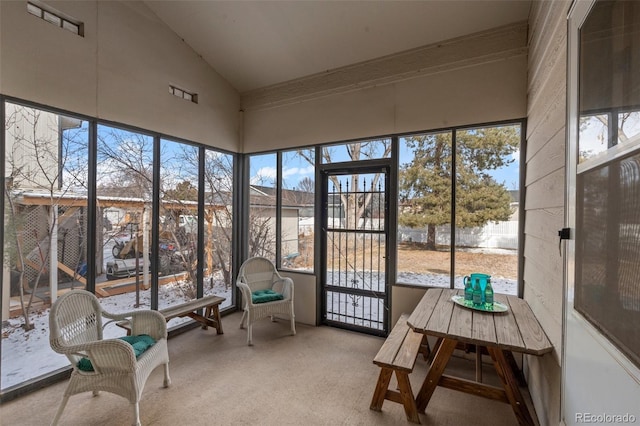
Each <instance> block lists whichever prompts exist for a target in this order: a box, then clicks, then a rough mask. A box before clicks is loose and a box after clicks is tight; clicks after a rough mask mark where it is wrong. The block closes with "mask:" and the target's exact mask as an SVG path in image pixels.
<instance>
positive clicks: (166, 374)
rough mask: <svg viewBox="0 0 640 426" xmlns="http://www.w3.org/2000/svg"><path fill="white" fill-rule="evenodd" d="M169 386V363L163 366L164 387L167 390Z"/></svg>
mask: <svg viewBox="0 0 640 426" xmlns="http://www.w3.org/2000/svg"><path fill="white" fill-rule="evenodd" d="M170 384H171V377H169V363H168V362H167V363H166V364H165V365H164V387H165V388H168V387H169V385H170Z"/></svg>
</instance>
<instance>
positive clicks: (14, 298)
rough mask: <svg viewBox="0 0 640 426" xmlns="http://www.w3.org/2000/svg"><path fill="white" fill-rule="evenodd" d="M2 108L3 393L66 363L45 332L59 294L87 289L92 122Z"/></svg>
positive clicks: (9, 106) (16, 107)
mask: <svg viewBox="0 0 640 426" xmlns="http://www.w3.org/2000/svg"><path fill="white" fill-rule="evenodd" d="M5 106H6V117H5V138H6V145H5V149H6V154H5V159H4V161H5V166H6V176H7V179H6V188H5V211H4V218H5V233H4V242H3V243H4V248H5V262H4V268H3V280H2V282H3V306H2V378H1V386H2V389H5V388H7V387H9V386H14V385H17V384H20V383H22V382H24V381H26V380H30V379H33V378H35V377H38V376H41V375H43V374H46V373H49V372H51V371H53V370H55V369H58V368H60V367H64V366H65V365H66V364H67V363H68V361H67V359H66V357H64V356H61V355H58V354H55V353H54V352H53V351H51V349H50V348H49V342H48V340H47V339H42V338H41V334H40V333H41V331H42V330H46V329H48V312H49V307H50V305H51V303H52V302H53V301H55V300H56V298H57V296H58V294H61V292H64V291H68V289H72V288H76V289H77V288H84V287H85V286H86V265H87V254H86V253H87V249H86V239H87V170H88V169H87V164H88V123H87V122H86V121H83V120H80V119H77V118H74V117H67V116H62V115H58V114H54V113H51V112H47V111H43V110H39V109H36V108H30V107H25V106H21V105H17V104H12V103H6V104H5ZM43 354H46V356H43Z"/></svg>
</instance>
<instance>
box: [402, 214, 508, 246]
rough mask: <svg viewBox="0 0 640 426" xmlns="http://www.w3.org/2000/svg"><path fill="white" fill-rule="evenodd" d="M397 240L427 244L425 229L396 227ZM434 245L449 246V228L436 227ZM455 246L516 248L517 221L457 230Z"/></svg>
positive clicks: (445, 226)
mask: <svg viewBox="0 0 640 426" xmlns="http://www.w3.org/2000/svg"><path fill="white" fill-rule="evenodd" d="M398 240H399V241H402V242H406V241H413V242H418V243H425V242H427V228H409V227H404V226H401V227H398ZM436 244H439V245H445V246H448V245H451V226H450V225H443V226H437V227H436ZM456 246H459V247H479V248H502V249H512V250H516V249H517V248H518V221H517V220H512V221H507V222H498V223H494V222H491V223H488V224H486V225H485V226H483V227H476V228H457V229H456Z"/></svg>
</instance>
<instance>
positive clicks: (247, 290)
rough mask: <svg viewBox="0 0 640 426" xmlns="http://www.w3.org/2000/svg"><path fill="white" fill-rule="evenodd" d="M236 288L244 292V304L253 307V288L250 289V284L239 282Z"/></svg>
mask: <svg viewBox="0 0 640 426" xmlns="http://www.w3.org/2000/svg"><path fill="white" fill-rule="evenodd" d="M236 286H237V287H238V288H239V289H240V291H241V292H242V299H243V301H244V303H245V304H247V305H250V306H253V302H252V300H251V287H249V284H247V283H245V282H244V281H242V280H238V281H237V282H236Z"/></svg>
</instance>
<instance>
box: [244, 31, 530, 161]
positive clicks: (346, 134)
mask: <svg viewBox="0 0 640 426" xmlns="http://www.w3.org/2000/svg"><path fill="white" fill-rule="evenodd" d="M518 28H519V27H518ZM521 33H522V34H524V36H522V39H521V38H520V34H521ZM505 34H507V35H506V36H508V35H511V37H513V40H512V42H511V43H510V44H509V45H508V49H507V48H505V47H504V46H503V44H504V42H503V41H501V39H495V40H494V39H491V38H488V40H489V42H488V43H492V44H491V45H490V46H488V47H485V49H486V50H488V51H489V52H491V54H487V56H488V57H489V56H490V57H491V58H490V59H488V58H487V59H482V58H480V59H476V61H475V62H474V63H472V64H467V63H465V64H464V65H461V64H460V63H459V56H460V52H459V51H457V50H455V51H451V52H450V55H451V61H452V62H450V63H446V62H445V61H446V58H447V57H448V56H446V55H444V57H445V59H444V60H443V59H442V57H438V60H440V61H442V62H444V63H441V64H439V67H438V70H437V71H435V72H430V73H426V74H424V73H422V72H421V70H420V69H416V71H415V75H416V77H413V78H408V77H407V74H406V73H405V74H403V75H401V76H398V77H397V79H396V80H395V81H394V79H393V76H389V77H387V78H386V79H385V82H384V83H380V84H377V83H375V82H374V83H371V82H366V83H363V84H362V86H363V87H362V88H358V87H356V88H354V87H351V86H349V87H344V88H340V89H336V90H335V92H337V93H333V94H325V93H318V94H317V96H316V97H315V98H312V99H306V98H305V96H306V95H307V93H305V92H304V91H305V90H311V89H307V87H308V86H310V84H309V85H305V81H304V79H303V81H299V80H297V81H295V82H292V83H291V85H290V86H288V85H286V84H283V85H282V87H281V89H280V90H281V91H282V93H273V90H271V91H270V96H271V97H272V98H273V99H278V102H277V103H275V102H274V105H277V106H273V107H269V104H268V103H264V104H263V105H258V106H257V107H253V106H252V107H251V108H249V109H247V110H246V111H245V112H244V143H243V152H259V151H266V150H271V149H276V148H288V147H295V146H303V145H311V144H318V143H326V142H334V141H342V140H349V139H356V138H366V137H369V136H378V135H388V134H393V133H402V132H411V131H420V130H428V129H438V128H442V127H448V126H457V125H464V124H474V123H484V122H491V121H500V120H508V119H517V118H522V117H525V116H526V112H527V111H526V98H527V85H526V83H527V81H526V78H527V55H526V26H525V27H524V30H521V29H519V30H518V31H510V32H506V33H505ZM470 38H471V39H472V41H473V43H471V42H470V43H469V47H468V46H467V44H466V43H464V42H459V44H457V45H456V48H459V49H467V48H468V49H476V50H477V49H478V46H477V43H478V39H477V37H475V36H471V37H470ZM499 42H500V44H498V43H499ZM445 44H446V43H445ZM493 44H496V47H495V52H494V51H493V50H492V46H493ZM471 46H472V47H471ZM500 49H503V50H500ZM472 53H473V51H472V50H470V51H469V54H470V55H471V54H472ZM492 55H494V56H492ZM496 56H499V58H500V59H496ZM402 59H403V60H405V59H406V58H404V57H403V58H402ZM418 59H419V58H418ZM418 59H416V62H419V60H418ZM399 60H400V59H399ZM367 66H368V65H367V64H364V65H359V66H356V67H353V68H350V69H348V70H347V71H344V74H345V80H349V78H348V77H353V76H351V75H349V73H359V72H363V71H366V67H367ZM376 66H380V67H389V68H390V69H391V68H392V67H393V63H392V62H390V60H388V59H385V62H383V63H380V64H376ZM316 79H317V76H312V77H309V81H310V82H314V83H315V80H316ZM351 79H352V78H351ZM296 90H298V91H299V92H296ZM286 96H289V97H290V99H292V100H291V101H290V102H288V103H287V102H283V101H282V99H281V98H284V97H286ZM298 98H304V99H305V100H303V101H295V99H298ZM243 99H244V97H243ZM250 101H252V98H251V97H250V96H247V102H250Z"/></svg>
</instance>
